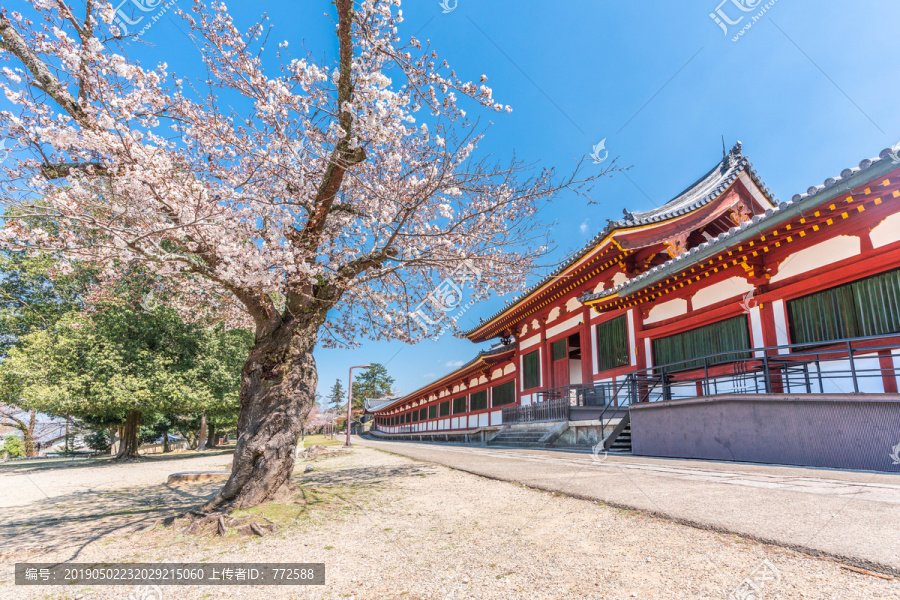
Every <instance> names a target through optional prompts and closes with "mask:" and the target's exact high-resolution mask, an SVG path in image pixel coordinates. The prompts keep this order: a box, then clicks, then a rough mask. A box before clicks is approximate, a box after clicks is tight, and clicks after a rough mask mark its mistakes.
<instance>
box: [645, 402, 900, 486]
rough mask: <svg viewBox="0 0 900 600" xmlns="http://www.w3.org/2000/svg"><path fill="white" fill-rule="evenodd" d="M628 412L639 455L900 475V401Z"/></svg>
mask: <svg viewBox="0 0 900 600" xmlns="http://www.w3.org/2000/svg"><path fill="white" fill-rule="evenodd" d="M630 412H631V440H632V451H633V453H634V455H636V456H665V457H672V458H701V459H714V460H729V461H742V462H757V463H769V464H788V465H801V466H813V467H832V468H838V469H863V470H871V471H889V472H900V456H898V454H900V396H898V395H897V394H827V395H818V396H810V395H803V396H791V395H772V394H767V395H765V396H762V395H733V396H715V397H707V398H692V399H689V400H670V401H668V402H654V403H648V404H637V405H632V406H631V411H630ZM895 463H896V464H895Z"/></svg>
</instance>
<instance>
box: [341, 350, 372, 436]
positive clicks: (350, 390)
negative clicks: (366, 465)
mask: <svg viewBox="0 0 900 600" xmlns="http://www.w3.org/2000/svg"><path fill="white" fill-rule="evenodd" d="M371 366H372V365H354V366H352V367H350V381H349V382H348V384H347V443H345V444H344V446H346V447H347V448H349V447H350V410H351V409H352V408H353V369H368V368H369V367H371Z"/></svg>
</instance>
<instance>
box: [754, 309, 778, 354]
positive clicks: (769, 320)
mask: <svg viewBox="0 0 900 600" xmlns="http://www.w3.org/2000/svg"><path fill="white" fill-rule="evenodd" d="M759 318H760V319H761V320H762V333H763V345H765V346H777V345H778V334H777V332H776V330H775V309H774V308H773V303H772V302H763V303H762V304H760V305H759Z"/></svg>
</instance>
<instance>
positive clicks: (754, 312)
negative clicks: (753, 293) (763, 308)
mask: <svg viewBox="0 0 900 600" xmlns="http://www.w3.org/2000/svg"><path fill="white" fill-rule="evenodd" d="M750 334H751V335H752V336H753V338H752V339H751V340H750V343H751V344H752V345H753V347H754V348H762V347H763V346H765V345H766V344H765V342H764V341H763V327H762V314H761V313H760V310H759V306H754V307H753V308H751V309H750ZM763 354H765V352H763V351H762V350H757V351H756V352H755V355H756V356H762V355H763Z"/></svg>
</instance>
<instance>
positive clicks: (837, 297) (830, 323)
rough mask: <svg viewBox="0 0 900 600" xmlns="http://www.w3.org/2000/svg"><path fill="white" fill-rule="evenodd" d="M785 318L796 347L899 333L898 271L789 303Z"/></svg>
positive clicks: (899, 290) (899, 280)
mask: <svg viewBox="0 0 900 600" xmlns="http://www.w3.org/2000/svg"><path fill="white" fill-rule="evenodd" d="M788 315H789V319H790V327H791V341H792V342H793V343H795V344H805V343H815V342H824V341H828V340H838V339H843V338H854V337H866V336H870V335H880V334H885V333H897V332H900V270H897V271H890V272H888V273H882V274H881V275H876V276H874V277H867V278H866V279H860V280H859V281H854V282H853V283H848V284H845V285H841V286H838V287H834V288H831V289H828V290H823V291H821V292H816V293H815V294H810V295H809V296H803V297H802V298H797V299H795V300H791V301H789V302H788Z"/></svg>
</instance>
